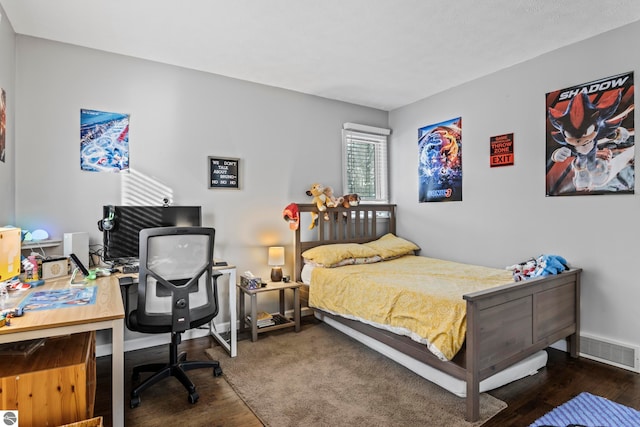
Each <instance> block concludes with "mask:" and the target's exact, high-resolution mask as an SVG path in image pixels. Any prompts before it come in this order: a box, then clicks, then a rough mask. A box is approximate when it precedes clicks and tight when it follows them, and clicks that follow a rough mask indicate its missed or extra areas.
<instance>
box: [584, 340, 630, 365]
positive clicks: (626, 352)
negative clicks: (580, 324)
mask: <svg viewBox="0 0 640 427" xmlns="http://www.w3.org/2000/svg"><path fill="white" fill-rule="evenodd" d="M580 355H581V356H584V357H586V358H589V359H593V360H597V361H599V362H603V363H608V364H610V365H614V366H617V367H619V368H623V369H628V370H631V371H634V372H640V361H639V360H638V357H639V355H640V348H639V347H636V346H631V345H628V344H622V343H619V342H614V341H611V340H608V339H603V338H599V337H598V338H596V337H593V336H585V335H581V336H580Z"/></svg>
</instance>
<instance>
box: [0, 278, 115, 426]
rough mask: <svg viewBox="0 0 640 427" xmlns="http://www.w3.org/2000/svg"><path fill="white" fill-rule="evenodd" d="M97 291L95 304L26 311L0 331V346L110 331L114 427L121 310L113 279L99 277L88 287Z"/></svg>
mask: <svg viewBox="0 0 640 427" xmlns="http://www.w3.org/2000/svg"><path fill="white" fill-rule="evenodd" d="M69 280H70V277H69V276H67V277H61V278H58V279H49V280H47V281H46V283H45V284H44V285H42V286H38V287H36V288H33V289H31V290H29V291H25V292H24V296H23V298H24V297H26V296H27V295H28V294H29V293H30V292H33V291H42V290H49V289H65V288H68V287H69ZM93 284H95V285H96V286H97V287H98V294H97V296H96V303H95V304H91V305H84V306H74V307H65V308H60V309H55V310H43V311H28V312H26V313H25V314H24V316H22V317H16V318H13V319H11V326H5V327H2V328H0V344H2V343H8V342H16V341H23V340H30V339H35V338H44V337H51V336H57V335H66V334H75V333H78V332H86V331H97V330H100V329H110V330H111V343H112V356H111V364H112V366H111V368H112V369H111V375H112V377H111V380H112V386H111V387H112V405H113V406H112V412H113V413H112V415H113V425H114V426H124V306H123V304H122V297H121V296H120V285H119V283H118V279H117V277H115V276H108V277H101V278H98V279H97V280H95V281H93V282H88V286H91V285H93Z"/></svg>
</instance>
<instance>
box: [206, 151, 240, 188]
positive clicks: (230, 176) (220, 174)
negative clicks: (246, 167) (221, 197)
mask: <svg viewBox="0 0 640 427" xmlns="http://www.w3.org/2000/svg"><path fill="white" fill-rule="evenodd" d="M209 188H231V189H235V190H238V189H239V188H240V159H233V158H228V157H211V156H209Z"/></svg>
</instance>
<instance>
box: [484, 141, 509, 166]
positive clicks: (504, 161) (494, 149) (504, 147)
mask: <svg viewBox="0 0 640 427" xmlns="http://www.w3.org/2000/svg"><path fill="white" fill-rule="evenodd" d="M490 144H491V155H490V157H489V165H490V166H491V167H495V166H510V165H513V134H512V133H507V134H505V135H498V136H492V137H491V139H490Z"/></svg>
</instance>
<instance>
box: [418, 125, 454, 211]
mask: <svg viewBox="0 0 640 427" xmlns="http://www.w3.org/2000/svg"><path fill="white" fill-rule="evenodd" d="M418 155H419V166H418V179H419V181H418V201H419V202H420V203H422V202H453V201H462V117H458V118H456V119H451V120H447V121H444V122H441V123H436V124H433V125H429V126H425V127H423V128H420V129H418Z"/></svg>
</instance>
